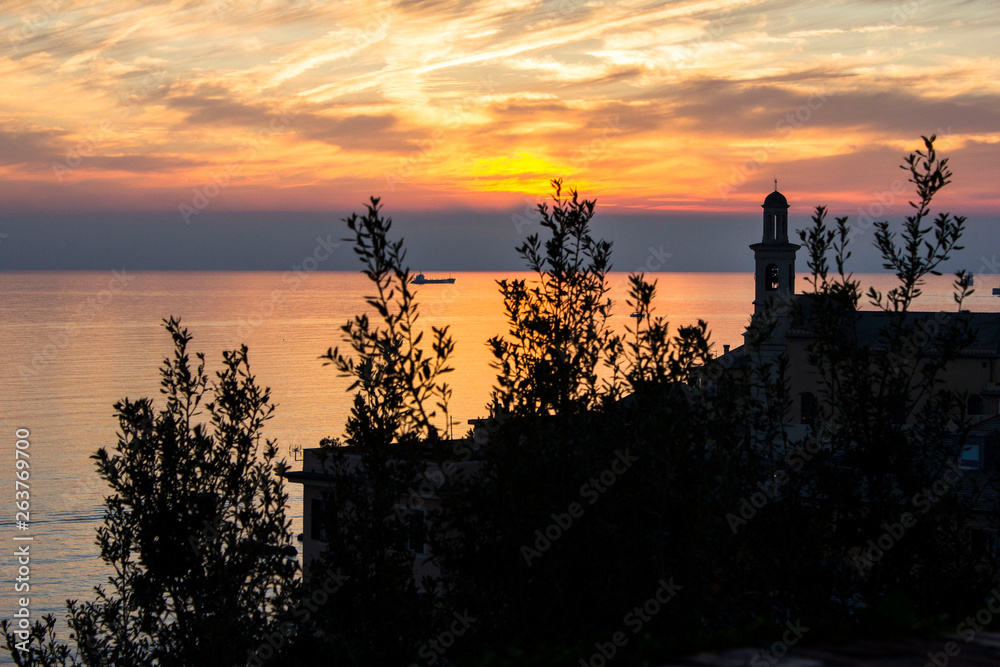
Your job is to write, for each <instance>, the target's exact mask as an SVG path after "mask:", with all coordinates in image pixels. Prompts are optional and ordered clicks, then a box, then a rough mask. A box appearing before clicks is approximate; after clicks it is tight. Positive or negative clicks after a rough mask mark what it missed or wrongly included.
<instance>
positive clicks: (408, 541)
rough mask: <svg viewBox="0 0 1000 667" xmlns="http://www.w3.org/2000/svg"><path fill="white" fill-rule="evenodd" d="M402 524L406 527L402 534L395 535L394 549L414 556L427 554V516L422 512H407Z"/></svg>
mask: <svg viewBox="0 0 1000 667" xmlns="http://www.w3.org/2000/svg"><path fill="white" fill-rule="evenodd" d="M404 522H405V524H406V526H405V527H404V529H403V532H402V534H400V535H397V541H396V549H398V550H400V551H404V550H405V551H409V552H411V553H415V554H422V553H427V552H426V542H427V515H426V514H425V513H424V511H423V510H409V514H408V515H407V516H406V519H405V520H404Z"/></svg>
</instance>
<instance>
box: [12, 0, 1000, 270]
mask: <svg viewBox="0 0 1000 667" xmlns="http://www.w3.org/2000/svg"><path fill="white" fill-rule="evenodd" d="M0 25H2V27H3V32H2V33H0V81H2V83H3V94H2V98H0V183H2V186H0V187H2V189H0V232H4V229H3V226H4V224H6V226H7V228H8V229H7V231H6V234H7V236H6V238H4V239H3V241H5V242H6V243H5V245H7V250H8V252H7V253H4V252H3V250H4V248H3V245H0V256H3V255H8V256H7V257H4V258H3V264H0V268H2V267H3V266H8V267H13V268H31V267H30V266H25V263H24V262H26V261H35V260H38V261H39V262H40V264H39V267H40V268H48V267H49V265H51V264H52V262H53V261H54V262H55V264H57V265H58V264H59V261H57V260H53V259H52V257H53V256H54V255H52V253H51V252H48V254H46V255H45V256H44V257H43V253H42V252H41V251H40V250H39V249H38V248H39V247H40V246H41V245H43V244H44V243H45V238H46V236H45V235H53V234H55V236H58V234H56V232H57V231H58V230H59V229H60V227H59V225H61V224H65V225H68V227H67V228H66V229H70V231H67V232H66V234H68V235H69V236H70V237H72V238H82V237H83V235H85V234H86V233H87V230H89V231H90V233H91V234H92V236H91V238H93V239H98V241H95V243H96V244H100V245H103V246H106V245H107V240H108V239H109V238H119V239H121V238H122V234H123V232H122V230H123V229H131V228H129V227H128V226H129V225H133V227H135V228H137V229H138V228H140V227H141V228H143V229H146V230H151V231H149V232H148V234H149V236H143V234H145V233H146V232H143V233H142V234H138V235H136V236H135V237H134V238H131V237H130V239H127V243H126V246H127V247H126V246H123V247H122V249H121V251H122V252H125V251H127V250H128V249H129V248H131V250H130V252H132V253H133V255H135V253H138V254H139V256H143V255H142V252H140V250H141V248H140V246H141V245H142V243H143V240H142V239H143V238H146V239H149V238H154V237H157V234H160V236H164V234H163V231H162V230H163V229H164V227H163V226H164V225H173V226H172V227H170V229H172V230H175V229H183V228H191V227H197V226H198V225H199V224H201V223H205V222H206V221H214V223H215V224H216V228H215V229H214V230H213V231H212V232H211V233H208V232H205V231H204V230H202V231H198V232H191V234H192V235H196V234H203V235H204V234H209V236H204V237H198V238H199V239H201V241H198V242H197V243H208V244H209V245H212V244H213V243H222V242H224V241H225V239H226V237H227V235H228V234H231V233H234V230H236V231H235V233H239V231H238V230H239V229H240V227H239V224H240V223H239V219H240V216H243V219H244V220H245V223H244V224H245V225H247V227H246V228H247V229H251V228H252V229H253V230H255V231H254V234H255V235H258V236H260V235H263V236H264V237H267V238H269V239H272V240H271V241H270V244H271V246H272V248H273V247H274V244H276V243H277V244H278V245H280V242H279V241H278V240H280V239H282V238H286V237H287V236H288V234H292V232H290V231H288V230H289V228H291V227H296V226H299V227H301V226H302V225H313V227H310V228H309V231H308V233H306V237H307V238H311V236H310V235H312V234H313V231H314V228H315V226H316V225H318V224H320V223H319V222H317V221H318V220H319V219H320V217H322V219H324V220H329V219H336V218H340V217H343V216H344V215H346V214H348V213H349V212H351V211H353V210H359V209H360V207H361V204H362V203H363V202H364V201H366V200H367V198H368V197H369V196H371V195H379V196H382V198H383V201H384V202H385V204H386V206H387V210H388V211H389V212H390V213H391V214H392V215H393V217H394V218H397V219H400V220H403V219H407V216H408V215H409V216H410V218H409V220H410V222H409V223H408V224H409V225H410V226H409V227H408V228H407V232H408V233H409V234H411V235H412V234H417V235H418V236H420V237H421V238H422V241H423V243H424V245H423V246H421V245H420V243H421V240H420V239H418V240H417V245H416V252H417V254H418V255H421V253H424V252H425V247H426V248H428V249H429V248H431V247H433V246H434V244H435V239H445V238H453V237H454V236H455V233H456V232H455V229H456V228H458V229H460V230H461V234H460V235H461V236H462V238H466V239H470V241H469V243H472V239H477V238H478V239H488V240H489V241H490V242H491V243H492V242H502V243H504V244H507V245H509V243H508V242H509V241H516V239H517V238H518V237H519V236H522V237H523V234H524V233H527V231H528V230H524V229H522V228H519V227H518V225H517V224H516V216H517V214H518V213H519V212H523V210H524V209H525V208H526V207H528V208H530V207H531V206H532V205H533V203H534V202H535V201H539V196H540V195H544V194H545V193H546V192H547V190H548V180H549V179H550V178H553V177H562V178H563V179H564V180H565V182H566V183H567V184H568V185H571V186H574V187H577V188H578V189H579V190H580V191H581V192H583V193H584V194H585V195H586V196H588V197H596V198H597V199H598V205H599V211H600V215H605V216H606V220H607V221H614V226H613V227H614V229H615V230H617V234H618V236H620V237H621V239H620V240H619V239H618V238H616V243H619V245H621V246H623V247H624V248H627V249H628V252H629V253H631V254H629V255H628V256H627V257H626V259H625V260H624V261H625V263H626V264H627V265H625V266H621V267H620V268H621V269H622V270H630V269H631V268H632V266H630V264H631V263H635V262H640V263H641V261H642V260H643V257H645V255H644V254H643V252H642V250H643V247H644V246H645V245H646V242H647V239H646V238H645V237H646V236H648V230H649V229H650V228H652V227H651V226H652V225H667V224H670V223H671V221H674V222H676V225H677V227H676V230H678V234H679V235H680V237H679V238H678V240H676V242H673V245H671V243H672V242H671V240H670V236H669V235H666V234H662V235H661V236H660V237H657V238H656V239H654V242H653V246H656V245H657V243H659V242H661V241H662V242H663V243H665V244H666V246H665V247H667V248H669V247H674V248H675V249H676V250H678V251H682V250H683V249H684V248H686V247H688V246H686V245H685V244H686V243H688V242H689V241H690V238H691V234H693V233H695V231H697V230H699V229H701V230H705V229H711V227H710V225H712V224H717V225H718V227H717V228H716V229H717V230H720V231H721V233H722V235H723V236H727V237H728V235H729V234H730V231H731V230H732V229H734V227H733V225H734V224H735V221H736V220H737V219H738V218H740V216H742V219H743V220H744V221H750V222H749V223H748V224H750V225H751V227H752V226H753V222H754V221H756V220H757V219H758V218H759V214H760V208H759V204H760V202H761V200H762V199H763V196H764V195H766V194H767V192H769V191H770V190H771V189H773V187H774V185H773V181H772V178H774V177H777V179H778V188H779V189H780V190H781V191H782V192H784V193H785V194H786V195H787V196H788V198H789V200H790V202H791V203H792V204H793V208H792V214H793V216H798V219H799V221H800V223H801V224H799V226H802V224H804V221H805V220H807V219H808V213H809V211H810V210H811V209H812V207H813V206H815V205H816V204H827V205H829V206H830V207H831V208H832V209H833V212H834V213H836V214H838V215H846V214H850V215H852V216H854V217H859V216H861V214H862V213H864V212H865V211H871V212H872V214H873V215H875V216H878V215H881V216H882V217H886V216H893V215H899V214H903V213H904V212H905V211H906V199H907V197H908V195H909V189H908V187H907V188H903V187H902V184H901V183H900V182H899V179H901V178H904V179H905V174H904V172H902V171H900V170H899V169H898V168H897V166H898V165H899V163H900V161H901V158H902V156H903V155H905V154H906V153H908V152H910V151H911V150H914V149H916V148H918V147H920V143H921V142H920V135H922V134H931V133H936V134H937V135H938V136H939V141H938V147H939V149H940V150H941V152H942V153H943V154H945V155H947V156H948V157H949V158H950V160H951V166H952V169H953V171H954V172H955V181H954V183H953V184H952V185H951V186H949V188H948V189H947V191H946V192H947V194H946V195H945V196H942V198H941V204H942V205H943V206H945V207H947V208H949V209H950V210H952V211H954V212H956V213H962V214H967V215H969V217H970V233H972V235H973V237H975V236H976V235H977V234H978V235H979V236H980V237H981V238H984V239H985V238H990V236H991V235H995V232H996V230H997V227H996V225H997V221H998V212H1000V187H998V186H1000V143H998V142H1000V57H998V56H1000V47H998V45H997V36H998V35H1000V11H998V10H997V8H996V5H995V2H994V1H993V0H982V1H979V2H976V1H970V2H935V1H931V0H896V2H888V1H887V2H873V1H865V2H837V1H832V2H825V3H812V2H809V3H807V2H789V1H778V0H764V1H759V2H758V1H752V0H750V1H746V2H715V1H712V0H705V1H693V2H683V1H682V2H669V3H649V2H627V1H623V2H603V1H594V0H591V1H588V0H550V1H519V0H489V1H486V2H458V1H440V2H438V1H434V0H426V1H419V0H409V1H404V2H384V3H376V2H318V1H317V2H313V1H309V0H262V1H260V2H252V1H246V2H243V1H237V0H214V1H213V0H197V1H194V0H173V1H167V0H165V1H159V2H149V1H142V2H140V1H138V0H136V1H131V0H107V1H104V2H99V1H93V0H92V1H89V2H87V1H83V2H77V1H73V0H32V1H28V2H19V1H13V2H12V1H9V0H8V1H7V2H4V3H3V4H2V6H0ZM880 199H883V200H885V201H887V203H888V204H889V206H888V207H887V208H886V209H885V210H884V212H883V211H882V210H881V209H879V208H875V207H880V206H881V204H880V203H879V200H880ZM456 212H461V220H460V219H459V217H456V216H457V215H458V214H457V213H456ZM477 215H478V216H481V218H477ZM282 216H284V217H282ZM512 216H515V220H512ZM151 221H160V223H157V224H154V223H153V222H151ZM442 221H444V222H442ZM487 221H488V222H487ZM630 221H634V222H630ZM727 221H728V222H727ZM70 222H73V223H74V224H72V225H70ZM282 224H284V225H285V227H284V228H283V227H282ZM177 225H182V226H183V227H179V226H177ZM477 225H482V226H484V227H485V226H488V227H489V230H485V229H480V230H479V232H477V231H476V230H477ZM630 225H632V226H631V227H630ZM498 226H500V227H503V229H502V231H499V230H498V229H497V227H498ZM154 228H155V229H154ZM302 228H303V229H304V227H302ZM283 229H284V232H288V234H285V233H284V232H283ZM338 229H339V228H338ZM39 230H44V233H42V232H40V231H39ZM340 231H342V230H340ZM480 232H481V233H480ZM338 233H339V232H338ZM125 235H126V236H127V233H126V234H125ZM293 235H294V234H293ZM612 235H614V234H612ZM753 235H754V234H753V233H748V239H749V240H748V239H745V238H739V239H736V240H735V241H734V242H733V253H742V254H747V255H748V253H744V251H743V250H737V248H741V249H745V244H746V242H753V241H754V240H756V239H754V238H752V237H753ZM19 237H20V241H19ZM640 237H642V238H640ZM661 237H662V238H661ZM60 238H63V239H64V240H65V238H67V237H66V236H65V235H64V236H62V237H60ZM157 238H159V237H157ZM193 238H194V236H192V239H193ZM102 239H103V241H102ZM206 239H207V240H206ZM275 239H278V240H275ZM18 243H21V245H20V246H19V247H20V248H21V253H22V254H20V255H19V256H21V257H22V258H23V257H24V256H25V255H23V253H27V255H26V256H28V257H34V258H35V260H24V259H21V260H17V259H12V258H11V257H10V249H11V248H12V247H16V246H17V244H18ZM190 243H194V241H190V242H189V244H190ZM58 245H59V244H58V242H55V246H58ZM250 245H253V244H250ZM300 245H301V244H300ZM55 246H54V245H53V243H49V250H50V251H51V249H52V248H53V247H55ZM181 247H182V245H178V246H177V248H181ZM470 247H472V246H470ZM462 248H463V246H461V244H459V245H458V246H456V247H455V250H456V251H458V252H461V250H462ZM306 250H308V248H306ZM151 252H152V251H149V253H147V254H149V256H150V257H152V254H151ZM247 252H248V253H249V254H250V255H252V256H254V257H257V256H258V255H259V256H261V257H263V256H264V255H265V254H266V253H265V252H264V249H261V248H257V249H256V250H255V249H253V248H250V247H249V246H248V249H247ZM296 252H298V254H299V255H301V254H302V252H301V251H294V250H287V252H286V255H287V257H295V256H296ZM255 253H256V254H255ZM279 254H280V253H279ZM671 254H678V253H671ZM56 255H58V256H59V257H62V255H59V254H58V253H56ZM421 256H422V255H421ZM733 256H736V255H733ZM741 256H742V255H741ZM116 257H117V256H116ZM283 257H284V255H283ZM427 257H428V261H434V260H432V259H430V255H427ZM45 258H47V259H48V260H49V261H48V264H46V263H45V262H44V261H42V259H45ZM64 259H65V258H64ZM107 259H108V261H111V259H112V256H111V255H108V256H107ZM60 261H61V260H60ZM115 261H118V260H117V259H115ZM283 261H285V259H281V260H280V261H277V265H276V266H271V265H270V264H269V265H268V267H269V268H279V266H280V265H281V262H283ZM19 262H20V263H19ZM437 263H439V264H441V266H446V265H447V262H444V263H441V262H437ZM70 264H72V262H70ZM237 264H238V262H237ZM251 264H252V262H251ZM140 265H142V262H140ZM181 266H189V265H188V264H184V263H183V262H182V263H181ZM190 266H201V265H200V264H198V263H197V262H196V263H195V264H193V265H190ZM233 266H235V265H233V264H232V263H226V262H223V263H221V265H220V266H219V267H218V268H233ZM748 266H749V264H748ZM155 268H163V267H155ZM454 268H474V267H468V266H462V265H456V266H455V267H454ZM665 268H666V267H665ZM677 268H681V269H686V270H693V269H691V268H690V267H688V266H687V265H686V264H683V263H680V264H677ZM706 268H709V269H712V268H715V269H717V268H718V267H717V266H715V267H713V266H707V267H706ZM741 268H742V267H741Z"/></svg>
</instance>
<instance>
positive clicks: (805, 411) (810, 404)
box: [799, 391, 816, 425]
mask: <svg viewBox="0 0 1000 667" xmlns="http://www.w3.org/2000/svg"><path fill="white" fill-rule="evenodd" d="M799 401H800V405H801V409H802V410H801V413H802V414H801V419H800V421H801V422H802V423H803V424H809V425H814V424H815V423H816V395H815V394H813V393H812V392H809V391H806V392H803V393H802V394H800V396H799Z"/></svg>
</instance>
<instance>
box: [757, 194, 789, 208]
mask: <svg viewBox="0 0 1000 667" xmlns="http://www.w3.org/2000/svg"><path fill="white" fill-rule="evenodd" d="M763 208H788V200H787V199H785V195H783V194H781V193H780V192H778V191H777V190H775V191H774V192H772V193H771V194H769V195H768V196H767V198H766V199H765V200H764V204H763Z"/></svg>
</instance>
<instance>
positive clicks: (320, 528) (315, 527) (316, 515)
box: [309, 498, 327, 542]
mask: <svg viewBox="0 0 1000 667" xmlns="http://www.w3.org/2000/svg"><path fill="white" fill-rule="evenodd" d="M309 507H310V510H311V512H310V518H309V523H310V526H309V537H311V538H312V539H314V540H320V541H322V542H326V541H327V536H326V503H325V502H323V500H322V499H320V498H313V500H312V503H311V504H310V506H309Z"/></svg>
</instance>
